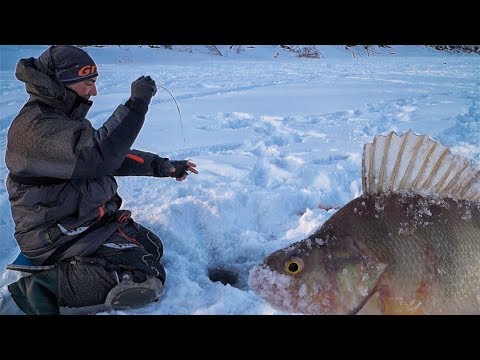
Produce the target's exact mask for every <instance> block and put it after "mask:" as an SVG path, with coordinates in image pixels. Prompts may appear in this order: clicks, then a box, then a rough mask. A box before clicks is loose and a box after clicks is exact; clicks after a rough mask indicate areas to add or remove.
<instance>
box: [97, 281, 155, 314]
mask: <svg viewBox="0 0 480 360" xmlns="http://www.w3.org/2000/svg"><path fill="white" fill-rule="evenodd" d="M162 293H163V283H162V282H161V281H160V279H158V278H156V277H148V278H147V280H145V281H144V282H141V283H137V282H133V281H132V280H130V279H128V278H126V279H125V278H124V279H123V280H122V282H120V283H119V284H118V285H115V286H114V287H113V288H112V289H111V290H110V292H109V293H108V294H107V297H106V299H105V305H107V306H110V307H111V308H112V309H114V310H122V309H128V308H138V307H142V306H145V305H147V304H149V303H151V302H153V301H155V300H158V299H159V298H160V296H161V295H162Z"/></svg>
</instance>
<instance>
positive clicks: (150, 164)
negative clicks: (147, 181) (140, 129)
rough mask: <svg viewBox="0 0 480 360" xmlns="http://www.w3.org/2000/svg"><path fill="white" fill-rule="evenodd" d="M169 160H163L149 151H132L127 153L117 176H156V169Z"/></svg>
mask: <svg viewBox="0 0 480 360" xmlns="http://www.w3.org/2000/svg"><path fill="white" fill-rule="evenodd" d="M165 160H168V158H162V157H160V156H158V155H156V154H152V153H150V152H147V151H141V150H135V149H132V150H130V151H128V152H127V155H126V156H125V159H124V160H123V162H122V165H121V166H120V168H119V169H117V170H116V171H115V172H114V173H113V175H115V176H154V168H155V167H158V166H159V164H161V163H162V162H163V161H165Z"/></svg>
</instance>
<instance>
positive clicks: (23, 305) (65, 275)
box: [8, 219, 166, 315]
mask: <svg viewBox="0 0 480 360" xmlns="http://www.w3.org/2000/svg"><path fill="white" fill-rule="evenodd" d="M162 255H163V244H162V241H161V240H160V238H159V237H158V236H157V235H155V234H154V233H153V232H152V231H150V230H148V229H147V228H145V227H143V226H142V225H140V224H138V223H136V222H135V221H133V220H132V219H130V220H128V221H127V222H123V223H120V222H119V223H118V228H117V231H116V232H115V233H113V234H112V235H111V236H110V237H109V238H108V239H107V240H106V241H105V243H104V244H103V245H102V246H101V247H100V248H99V249H98V250H97V251H96V252H95V253H94V254H92V255H91V256H88V257H82V256H76V257H73V258H70V259H66V260H61V261H59V262H57V263H56V264H55V266H54V267H53V268H51V269H48V270H43V271H41V272H39V273H36V274H34V275H29V276H26V277H23V278H21V279H19V280H18V281H16V282H14V283H12V284H10V285H8V290H9V291H10V293H11V295H12V298H13V300H14V301H15V303H16V304H17V306H18V307H19V308H20V309H21V310H22V311H23V312H24V313H25V314H28V315H57V314H60V307H69V308H80V307H85V306H91V305H98V304H103V303H104V302H105V298H106V296H107V294H108V293H109V291H110V290H111V289H112V288H113V287H114V286H115V285H117V284H119V283H120V282H121V281H122V280H125V279H128V280H132V281H133V282H136V283H141V282H144V281H145V280H147V278H148V277H157V278H158V279H160V280H161V282H162V283H163V284H164V283H165V278H166V274H165V270H164V268H163V266H162V264H161V263H160V259H161V257H162Z"/></svg>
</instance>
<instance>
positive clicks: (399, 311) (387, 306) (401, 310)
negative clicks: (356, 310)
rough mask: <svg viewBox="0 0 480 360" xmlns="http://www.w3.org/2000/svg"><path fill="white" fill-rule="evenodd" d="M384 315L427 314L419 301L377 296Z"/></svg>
mask: <svg viewBox="0 0 480 360" xmlns="http://www.w3.org/2000/svg"><path fill="white" fill-rule="evenodd" d="M379 301H380V303H381V306H382V309H383V314H384V315H428V314H427V313H426V312H425V311H424V310H423V309H422V307H421V306H420V303H417V304H415V303H414V302H408V301H406V300H405V299H402V298H381V296H379Z"/></svg>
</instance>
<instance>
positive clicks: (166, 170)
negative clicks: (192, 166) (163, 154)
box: [153, 159, 188, 178]
mask: <svg viewBox="0 0 480 360" xmlns="http://www.w3.org/2000/svg"><path fill="white" fill-rule="evenodd" d="M187 162H188V160H169V159H165V160H163V161H162V162H159V163H157V165H156V166H155V167H154V169H153V175H154V176H156V177H167V176H169V177H173V178H181V177H182V176H183V175H185V174H187V175H188V173H187V169H188V165H187Z"/></svg>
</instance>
